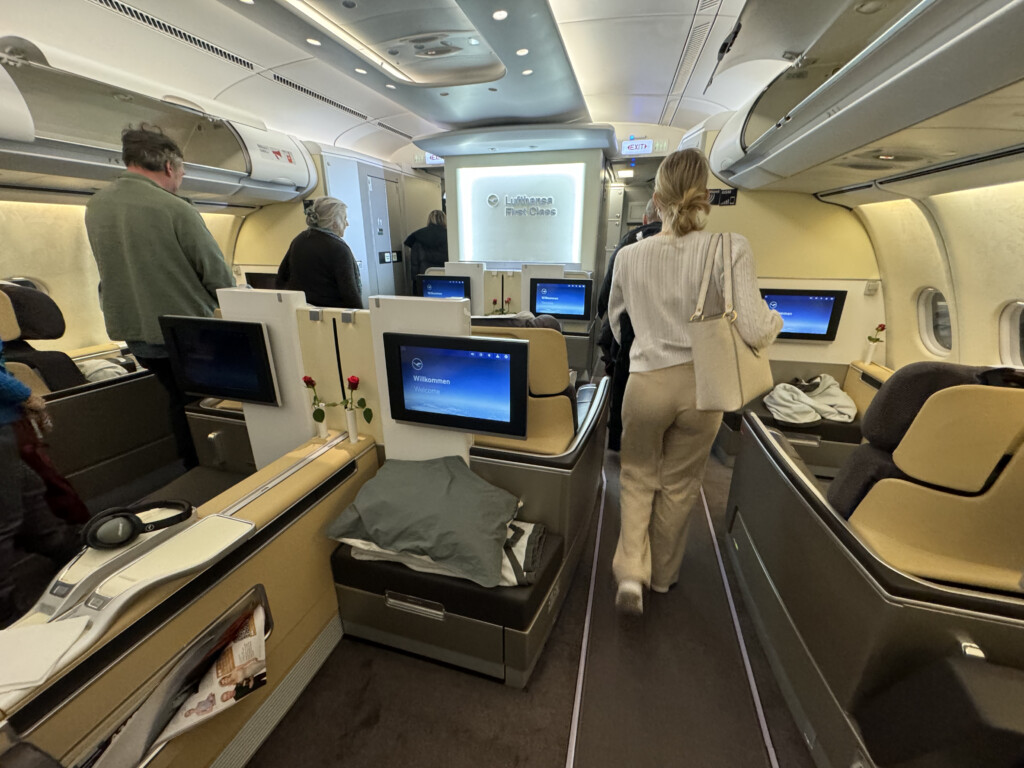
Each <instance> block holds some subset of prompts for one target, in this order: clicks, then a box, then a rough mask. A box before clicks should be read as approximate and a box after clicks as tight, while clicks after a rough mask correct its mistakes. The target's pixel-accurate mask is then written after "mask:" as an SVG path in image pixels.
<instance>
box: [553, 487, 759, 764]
mask: <svg viewBox="0 0 1024 768" xmlns="http://www.w3.org/2000/svg"><path fill="white" fill-rule="evenodd" d="M607 490H608V480H607V477H606V476H605V470H604V467H602V468H601V508H600V509H599V510H598V512H597V540H596V541H595V542H594V565H593V566H592V567H591V569H590V592H589V593H588V594H587V616H586V618H585V619H584V620H583V642H582V643H581V644H580V664H579V668H578V671H577V673H576V697H575V699H573V703H572V724H571V725H570V726H569V752H568V754H567V755H566V756H565V768H573V766H574V765H575V764H576V739H577V737H578V734H579V727H580V712H581V711H582V708H583V676H584V672H585V670H586V667H587V648H588V646H589V645H590V616H591V614H592V613H593V610H594V586H595V584H596V583H597V557H598V554H599V553H600V551H601V528H602V527H603V523H604V501H605V492H606V491H607ZM776 768H777V767H776Z"/></svg>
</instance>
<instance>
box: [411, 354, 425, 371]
mask: <svg viewBox="0 0 1024 768" xmlns="http://www.w3.org/2000/svg"><path fill="white" fill-rule="evenodd" d="M412 369H413V370H414V371H422V370H423V361H422V360H420V359H419V358H418V357H414V358H413V359H412Z"/></svg>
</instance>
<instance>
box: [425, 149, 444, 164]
mask: <svg viewBox="0 0 1024 768" xmlns="http://www.w3.org/2000/svg"><path fill="white" fill-rule="evenodd" d="M426 161H427V165H444V158H443V157H438V156H437V155H432V154H430V153H429V152H427V155H426Z"/></svg>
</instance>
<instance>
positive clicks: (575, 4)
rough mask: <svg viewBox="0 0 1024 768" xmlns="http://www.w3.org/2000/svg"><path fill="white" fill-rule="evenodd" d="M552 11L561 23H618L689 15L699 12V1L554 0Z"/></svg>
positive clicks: (551, 0) (552, 1) (552, 0)
mask: <svg viewBox="0 0 1024 768" xmlns="http://www.w3.org/2000/svg"><path fill="white" fill-rule="evenodd" d="M550 2H551V11H552V12H553V13H554V14H555V19H556V20H557V21H558V23H559V24H569V23H572V22H576V21H592V20H595V19H604V20H606V21H608V22H618V21H621V20H623V19H635V18H638V17H650V16H666V15H667V16H672V15H689V16H692V15H693V14H694V13H696V10H697V6H698V5H699V0H649V2H645V3H642V4H641V3H637V2H634V3H630V4H626V3H623V2H622V0H550Z"/></svg>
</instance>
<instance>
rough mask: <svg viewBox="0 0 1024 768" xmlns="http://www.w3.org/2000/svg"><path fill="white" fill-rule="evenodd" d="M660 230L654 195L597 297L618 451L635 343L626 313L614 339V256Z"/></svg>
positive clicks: (611, 433)
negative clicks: (619, 339) (610, 317)
mask: <svg viewBox="0 0 1024 768" xmlns="http://www.w3.org/2000/svg"><path fill="white" fill-rule="evenodd" d="M659 232H661V215H660V214H659V213H658V209H657V208H656V207H655V205H654V198H653V197H652V198H651V199H650V200H648V201H647V208H646V209H645V210H644V216H643V224H642V225H641V226H639V227H637V228H636V229H631V230H630V231H629V232H627V233H626V234H625V236H624V237H623V238H622V240H621V241H620V242H619V247H618V248H616V249H615V252H614V253H613V254H612V255H611V257H610V258H609V259H608V268H607V270H606V271H605V274H604V280H603V281H602V283H601V293H600V295H599V296H598V297H597V315H598V317H603V318H604V322H602V323H601V332H600V334H599V335H598V339H597V345H598V346H599V347H601V349H602V351H603V352H604V354H603V355H602V356H601V359H602V361H603V362H604V370H605V373H606V374H607V375H608V376H610V377H611V379H612V386H611V405H610V408H609V412H608V450H610V451H617V450H619V447H620V445H621V440H622V397H623V395H624V394H625V393H626V382H627V381H628V380H629V350H630V348H631V347H632V346H633V326H632V324H631V323H630V321H629V315H628V314H624V315H623V316H622V318H621V320H620V324H621V331H622V333H621V336H622V343H621V344H620V343H619V342H617V341H616V340H615V337H614V336H613V335H612V327H611V323H609V322H608V317H607V316H606V313H607V312H608V297H609V295H610V294H611V291H612V275H613V274H614V272H615V257H616V256H618V255H619V251H621V250H622V249H623V248H624V247H625V246H627V245H631V244H633V243H636V242H639V241H640V240H643V239H644V238H645V237H653V236H654V235H656V234H658V233H659Z"/></svg>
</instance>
